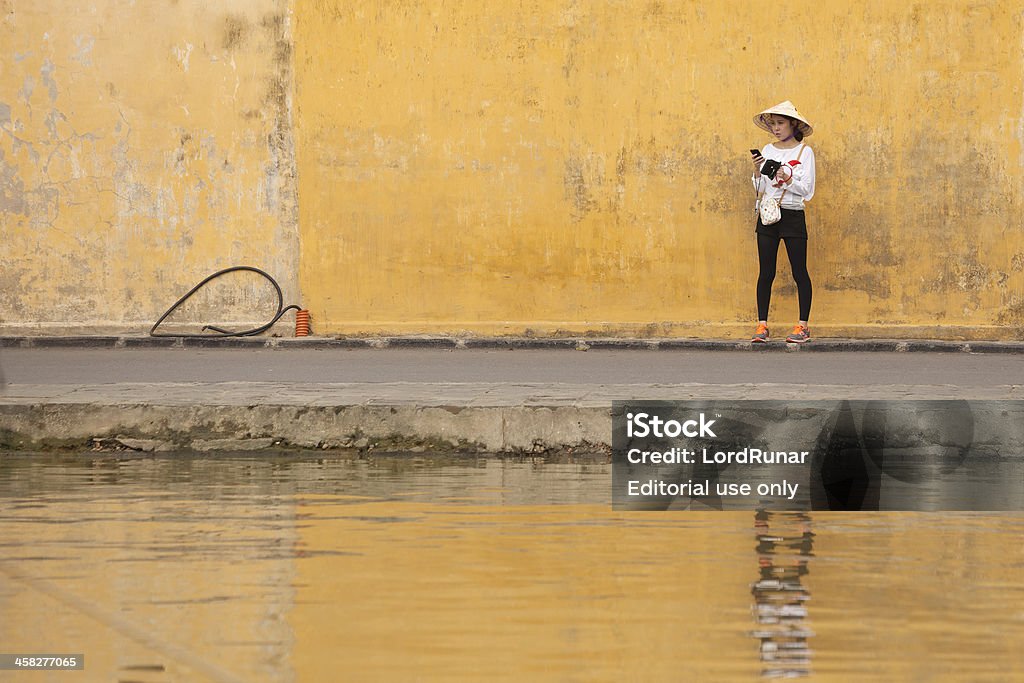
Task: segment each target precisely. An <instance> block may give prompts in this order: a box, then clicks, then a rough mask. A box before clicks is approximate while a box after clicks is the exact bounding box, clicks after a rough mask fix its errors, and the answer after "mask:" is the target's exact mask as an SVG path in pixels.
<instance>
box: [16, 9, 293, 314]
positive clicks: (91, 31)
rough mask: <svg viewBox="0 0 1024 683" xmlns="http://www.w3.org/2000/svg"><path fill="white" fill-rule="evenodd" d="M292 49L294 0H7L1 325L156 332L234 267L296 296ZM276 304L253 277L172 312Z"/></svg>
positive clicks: (253, 309)
mask: <svg viewBox="0 0 1024 683" xmlns="http://www.w3.org/2000/svg"><path fill="white" fill-rule="evenodd" d="M291 48H292V40H291V15H290V7H289V2H288V0H219V1H218V2H214V3H208V2H202V1H201V0H177V1H174V2H170V1H159V2H158V1H156V0H145V1H144V2H123V1H119V0H90V1H89V2H66V1H65V0H0V221H2V227H3V236H4V248H3V250H2V251H0V332H5V333H10V332H15V331H27V332H32V331H37V332H44V333H45V332H53V331H68V330H83V331H101V330H127V331H145V330H147V329H148V326H149V325H150V324H152V322H154V321H155V319H156V318H157V317H158V316H159V314H160V313H161V312H163V310H164V309H166V308H167V307H168V306H169V305H170V304H171V303H172V302H173V301H174V300H175V299H177V297H178V296H180V295H181V294H184V293H185V291H187V290H188V289H189V288H190V287H191V286H192V285H194V284H195V283H197V282H198V281H199V280H201V279H202V278H203V277H205V276H206V275H208V274H210V273H211V272H213V271H215V270H218V269H220V268H222V267H225V266H229V265H236V264H251V265H255V266H259V267H261V268H263V269H265V270H267V271H269V272H270V273H271V274H272V275H274V276H275V277H276V278H278V280H279V281H280V282H281V284H282V286H283V287H284V289H285V292H286V296H287V297H288V298H289V299H291V300H293V301H294V299H295V298H296V297H297V294H298V292H297V273H298V227H297V209H296V197H295V194H296V187H295V169H294V163H295V161H294V145H293V141H292V120H291V103H290V98H291V92H292V78H291V57H292V56H291ZM275 303H276V297H275V296H274V295H273V292H272V289H271V288H270V286H269V285H266V284H263V282H262V281H261V280H259V279H258V278H257V277H256V276H250V277H241V276H240V277H237V278H235V280H234V281H233V282H224V283H222V284H218V285H217V286H216V290H211V291H209V292H207V293H205V294H204V295H203V296H201V297H200V298H199V299H197V300H196V303H195V305H192V306H190V308H189V309H187V310H183V311H182V315H180V316H176V318H175V319H176V320H177V321H179V322H184V321H193V322H218V321H221V322H236V323H237V322H240V321H241V322H247V321H252V320H259V321H263V320H267V319H269V317H270V313H272V312H273V309H274V304H275ZM268 307H269V309H270V310H269V312H268ZM192 330H193V331H198V328H197V327H196V326H195V325H193V326H192Z"/></svg>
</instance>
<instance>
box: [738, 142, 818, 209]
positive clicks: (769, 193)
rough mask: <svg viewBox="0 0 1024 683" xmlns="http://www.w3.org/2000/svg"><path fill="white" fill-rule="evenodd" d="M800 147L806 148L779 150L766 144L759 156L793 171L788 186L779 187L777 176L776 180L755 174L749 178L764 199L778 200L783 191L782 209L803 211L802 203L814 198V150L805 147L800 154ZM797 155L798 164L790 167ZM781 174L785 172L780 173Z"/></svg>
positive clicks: (801, 145) (798, 146) (797, 147)
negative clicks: (791, 179)
mask: <svg viewBox="0 0 1024 683" xmlns="http://www.w3.org/2000/svg"><path fill="white" fill-rule="evenodd" d="M801 147H806V146H805V145H803V143H801V144H799V145H797V146H796V147H794V148H792V149H779V148H778V147H776V146H775V145H772V144H768V145H765V146H764V148H763V149H762V150H761V156H763V157H764V158H765V159H766V160H767V159H775V160H776V161H781V162H782V163H783V164H786V165H789V167H790V168H791V169H792V171H793V182H792V183H790V184H789V185H780V184H779V182H778V177H779V176H778V175H776V180H772V179H771V178H769V177H768V176H766V175H761V174H759V173H755V174H754V175H753V176H752V177H751V180H752V182H753V183H754V189H755V190H757V191H758V192H760V191H762V190H764V197H763V198H764V199H770V198H773V197H774V198H775V199H778V198H779V196H781V195H782V192H783V190H785V191H786V196H785V197H783V198H782V208H784V209H798V210H803V208H804V202H807V201H810V199H811V197H813V196H814V150H813V149H811V148H810V147H806V148H805V149H804V153H803V154H800V148H801ZM798 154H800V163H799V164H797V165H796V166H792V165H790V164H789V162H791V161H795V160H796V157H797V155H798ZM781 173H785V172H784V171H780V174H781Z"/></svg>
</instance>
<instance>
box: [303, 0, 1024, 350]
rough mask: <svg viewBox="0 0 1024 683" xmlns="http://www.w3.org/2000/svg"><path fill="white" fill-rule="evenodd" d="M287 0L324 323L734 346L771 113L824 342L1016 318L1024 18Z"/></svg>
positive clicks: (1021, 235)
mask: <svg viewBox="0 0 1024 683" xmlns="http://www.w3.org/2000/svg"><path fill="white" fill-rule="evenodd" d="M295 9H296V15H297V17H296V18H297V22H296V70H297V71H296V83H297V102H298V110H297V111H298V125H299V131H298V133H299V169H300V178H301V205H300V217H301V238H302V246H303V258H302V272H301V282H302V286H303V292H304V295H305V297H306V300H307V301H308V302H309V304H310V306H311V307H312V309H313V315H314V319H318V320H319V321H321V327H320V329H321V330H322V331H332V332H349V333H355V332H373V331H388V332H422V331H442V332H451V331H458V330H470V331H474V332H486V333H495V332H498V333H522V332H524V331H525V330H535V331H537V332H538V333H550V332H553V331H556V330H565V331H569V330H571V331H576V332H583V331H594V332H601V333H612V334H685V333H692V332H698V333H701V334H726V333H742V334H746V333H749V331H750V330H749V321H750V320H751V319H752V318H753V317H754V306H753V304H754V302H753V299H754V278H755V271H756V264H757V261H756V256H755V248H754V236H753V234H752V227H753V226H752V223H751V221H752V214H751V206H752V203H753V190H752V188H751V186H750V183H749V180H748V177H749V163H748V161H747V158H748V153H747V149H748V148H749V147H752V146H755V145H757V146H760V145H762V144H764V143H766V142H768V137H767V136H766V135H765V134H764V133H761V132H760V131H759V130H757V129H756V128H755V127H754V126H753V124H752V123H751V117H752V115H753V114H754V113H755V112H756V111H759V110H760V109H762V108H764V107H766V106H768V105H771V104H774V103H776V102H778V101H780V100H783V99H792V100H794V101H795V102H796V103H797V105H798V106H799V107H800V108H801V109H802V111H804V112H805V113H806V115H807V116H808V117H810V118H811V120H812V121H813V123H815V124H816V126H817V131H818V132H816V133H815V135H814V136H813V137H811V138H810V139H809V142H811V143H812V144H813V146H814V148H815V151H816V153H817V158H818V170H819V176H820V185H819V189H818V193H817V196H816V197H815V199H814V201H813V203H812V204H811V205H810V207H809V222H810V231H811V235H812V242H811V245H810V251H811V272H812V277H813V278H814V282H815V312H814V316H813V317H814V319H815V321H816V323H817V327H818V330H819V332H828V333H855V334H860V335H864V334H877V335H881V336H892V335H921V334H927V335H937V336H957V335H967V336H971V335H976V336H978V337H1000V336H1009V335H1013V334H1014V328H1016V329H1018V330H1019V329H1020V328H1021V327H1022V326H1024V230H1022V228H1021V222H1020V220H1019V215H1020V213H1021V210H1022V209H1024V202H1022V194H1021V187H1022V181H1024V169H1022V167H1024V147H1022V135H1024V112H1022V100H1021V94H1020V88H1019V87H1017V86H1018V85H1019V82H1020V73H1021V64H1022V62H1021V57H1020V49H1021V37H1020V25H1021V21H1022V20H1024V12H1022V10H1021V8H1020V5H1019V3H1018V2H1015V1H1011V0H995V1H990V2H980V3H964V2H958V1H955V0H944V1H943V0H940V1H936V2H930V3H893V2H887V1H883V0H871V1H868V2H848V1H842V2H839V1H836V0H826V1H825V2H814V3H801V2H798V3H795V4H794V3H787V4H786V6H785V8H779V11H781V12H784V13H787V14H791V15H792V16H793V17H794V20H793V21H791V22H789V23H788V24H782V23H780V22H779V21H776V19H777V18H778V17H776V16H775V15H774V14H773V12H775V10H767V9H766V8H765V6H764V5H762V4H758V3H750V2H740V1H739V0H731V1H730V2H722V3H691V2H654V1H652V2H643V3H637V2H622V1H617V2H597V3H575V2H564V1H562V0H534V1H533V2H527V3H518V2H517V3H509V2H483V3H448V4H444V3H436V2H403V3H385V4H374V5H366V4H363V3H350V2H343V1H342V0H319V1H317V2H299V3H297V4H296V5H295ZM781 261H782V262H783V263H784V262H785V257H784V256H782V258H781ZM776 285H777V291H778V292H781V293H779V294H777V296H776V304H775V307H774V318H776V319H780V320H784V321H788V320H791V319H794V318H795V317H796V302H795V289H794V287H793V285H792V283H791V281H790V279H789V273H788V265H780V274H779V280H778V281H777V283H776ZM709 324H710V326H709Z"/></svg>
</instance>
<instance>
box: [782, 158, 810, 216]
mask: <svg viewBox="0 0 1024 683" xmlns="http://www.w3.org/2000/svg"><path fill="white" fill-rule="evenodd" d="M806 147H807V145H800V151H799V152H797V153H796V160H797V161H800V157H801V156H803V153H804V148H806ZM787 192H789V188H788V187H787V188H786V189H785V190H783V191H782V195H780V196H779V207H780V208H781V207H782V200H783V199H784V198H785V197H786V193H787Z"/></svg>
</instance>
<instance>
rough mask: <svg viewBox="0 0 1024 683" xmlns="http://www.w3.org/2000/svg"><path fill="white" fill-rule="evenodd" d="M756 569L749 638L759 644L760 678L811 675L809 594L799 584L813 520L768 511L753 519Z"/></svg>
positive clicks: (802, 515)
mask: <svg viewBox="0 0 1024 683" xmlns="http://www.w3.org/2000/svg"><path fill="white" fill-rule="evenodd" d="M754 529H755V531H756V532H757V564H758V571H759V574H760V577H759V578H758V580H757V582H756V583H754V584H752V585H751V587H750V590H751V593H753V594H754V615H755V618H756V619H757V624H758V628H757V630H756V631H754V632H753V633H752V634H751V635H753V636H754V637H755V638H758V639H759V640H760V641H761V648H760V653H761V663H762V667H763V668H762V672H761V674H762V676H765V677H771V678H780V677H781V678H793V677H797V676H807V675H809V674H810V672H811V649H810V648H809V647H808V645H807V639H808V638H809V637H811V636H813V635H814V633H813V632H812V631H811V630H810V629H809V628H808V627H807V624H806V619H807V607H806V606H805V604H804V603H806V602H807V601H808V600H810V598H811V594H810V591H809V590H808V589H807V587H806V586H804V585H803V584H802V583H801V579H802V578H803V577H804V576H806V575H807V573H808V566H807V565H808V562H809V560H810V558H811V557H813V553H812V552H811V550H812V548H813V545H814V533H813V532H812V531H811V518H810V516H808V515H807V514H806V513H804V512H768V511H766V510H758V511H757V513H756V514H755V515H754Z"/></svg>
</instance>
